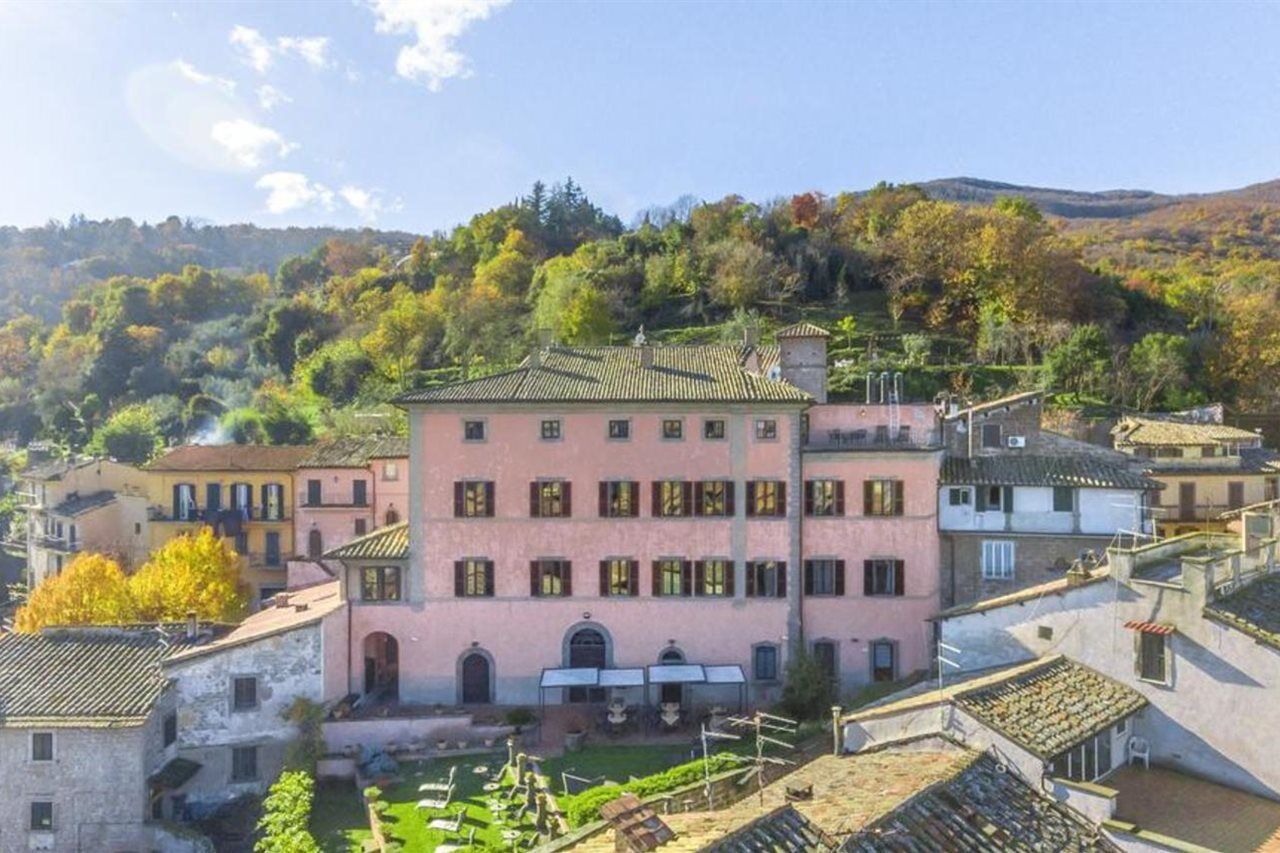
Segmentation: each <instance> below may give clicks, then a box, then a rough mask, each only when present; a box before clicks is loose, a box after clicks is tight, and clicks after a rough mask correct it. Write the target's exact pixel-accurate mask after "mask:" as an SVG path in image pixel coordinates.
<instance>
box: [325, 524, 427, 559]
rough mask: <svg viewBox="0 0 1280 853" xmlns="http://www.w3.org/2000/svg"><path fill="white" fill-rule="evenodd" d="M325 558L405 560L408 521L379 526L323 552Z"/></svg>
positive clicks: (406, 555) (407, 553) (407, 541)
mask: <svg viewBox="0 0 1280 853" xmlns="http://www.w3.org/2000/svg"><path fill="white" fill-rule="evenodd" d="M324 558H325V559H326V560H407V559H409V522H407V521H402V522H400V523H399V524H391V525H388V526H387V527H379V528H378V529H377V530H374V531H372V532H371V533H366V534H365V535H364V536H359V537H357V538H355V539H352V540H351V541H350V542H348V543H347V544H345V545H339V546H338V547H337V548H334V549H333V550H332V551H328V552H327V553H325V555H324Z"/></svg>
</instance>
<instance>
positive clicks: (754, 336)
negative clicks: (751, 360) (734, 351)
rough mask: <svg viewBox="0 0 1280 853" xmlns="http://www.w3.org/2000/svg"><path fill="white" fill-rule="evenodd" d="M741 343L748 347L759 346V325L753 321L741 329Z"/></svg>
mask: <svg viewBox="0 0 1280 853" xmlns="http://www.w3.org/2000/svg"><path fill="white" fill-rule="evenodd" d="M742 344H743V346H748V347H758V346H760V327H759V326H757V325H756V324H755V323H752V324H751V325H749V326H747V327H746V328H744V329H743V330H742Z"/></svg>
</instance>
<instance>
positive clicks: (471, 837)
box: [436, 826, 476, 853]
mask: <svg viewBox="0 0 1280 853" xmlns="http://www.w3.org/2000/svg"><path fill="white" fill-rule="evenodd" d="M475 843H476V828H475V827H474V826H473V827H471V831H470V832H468V833H467V842H466V843H465V844H438V845H436V853H457V851H459V850H466V849H467V848H470V847H474V846H475Z"/></svg>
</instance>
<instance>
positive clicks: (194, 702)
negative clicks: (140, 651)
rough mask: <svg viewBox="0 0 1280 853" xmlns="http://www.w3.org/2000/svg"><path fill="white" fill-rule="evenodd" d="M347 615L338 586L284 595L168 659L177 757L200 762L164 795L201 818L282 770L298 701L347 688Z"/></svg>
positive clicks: (324, 700)
mask: <svg viewBox="0 0 1280 853" xmlns="http://www.w3.org/2000/svg"><path fill="white" fill-rule="evenodd" d="M346 632H347V619H346V610H345V602H344V601H343V600H342V597H341V595H340V594H339V590H338V583H337V582H336V581H331V582H329V583H326V584H320V585H317V586H313V587H309V588H307V589H301V590H296V591H291V592H287V593H281V594H279V595H277V596H276V598H275V600H274V601H273V602H271V603H270V604H268V605H267V606H265V607H264V608H263V609H262V610H259V611H258V612H257V613H254V614H252V615H250V616H249V617H248V618H246V619H245V620H244V621H243V622H242V623H240V624H239V625H237V626H236V627H235V628H233V629H232V630H230V631H229V632H228V633H224V634H222V635H221V636H218V637H216V638H213V639H211V640H208V641H206V642H201V643H199V644H196V645H191V646H188V647H187V648H184V649H181V650H179V651H177V652H175V653H174V654H172V655H170V656H169V657H167V658H166V659H165V661H164V674H165V676H166V677H167V678H168V679H169V680H170V681H171V683H172V685H173V686H172V692H173V693H174V696H175V700H176V706H177V743H176V744H175V746H174V749H175V751H176V755H177V757H179V758H181V759H182V760H184V761H186V762H189V763H190V764H192V765H195V766H197V767H198V770H197V772H195V773H194V774H193V775H192V776H191V777H190V778H189V779H187V780H185V781H184V782H183V784H182V785H179V786H175V787H173V789H172V790H170V791H169V792H168V796H169V798H170V802H169V806H168V807H169V808H170V809H171V810H172V811H173V812H175V813H178V814H186V815H187V816H191V817H199V816H202V815H205V814H207V813H209V812H210V811H212V810H213V809H214V808H216V807H217V806H219V805H221V804H222V803H224V802H226V801H227V800H230V799H234V798H235V797H237V796H239V795H241V794H246V793H262V792H263V791H265V790H266V788H267V786H269V785H270V784H271V783H272V782H273V781H274V780H275V778H276V776H278V775H279V773H280V770H281V767H282V764H283V761H284V757H285V749H286V747H287V746H288V744H289V743H290V742H292V741H294V740H296V738H297V736H298V730H297V727H296V726H295V725H294V724H293V723H291V722H289V721H288V720H286V719H285V718H284V716H283V712H284V711H285V710H286V709H287V708H289V706H290V705H291V704H293V702H294V700H295V699H298V698H303V699H308V700H310V701H312V702H315V703H317V704H328V703H331V702H334V701H337V700H338V699H341V698H342V697H343V696H344V695H345V694H346V692H347V678H346V673H347V658H346V655H347V649H348V643H347V633H346Z"/></svg>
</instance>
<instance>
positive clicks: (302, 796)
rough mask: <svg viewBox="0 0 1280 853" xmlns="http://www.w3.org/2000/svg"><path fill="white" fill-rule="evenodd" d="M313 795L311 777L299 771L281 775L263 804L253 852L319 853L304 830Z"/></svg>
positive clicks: (305, 829) (307, 831)
mask: <svg viewBox="0 0 1280 853" xmlns="http://www.w3.org/2000/svg"><path fill="white" fill-rule="evenodd" d="M315 792H316V782H315V779H313V778H311V774H309V773H305V772H303V771H301V770H290V771H286V772H284V773H282V774H280V778H279V779H277V780H276V783H275V784H274V785H272V786H271V790H270V791H269V792H268V793H267V798H266V799H265V800H263V802H262V807H263V813H262V819H261V820H260V821H258V831H259V832H260V833H261V836H260V837H259V838H258V842H257V843H256V844H255V845H254V847H253V849H254V851H255V853H320V845H319V844H317V843H316V840H315V838H314V837H313V836H312V835H311V832H310V831H309V830H308V829H307V824H308V823H309V822H310V820H311V801H312V799H314V797H315Z"/></svg>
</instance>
